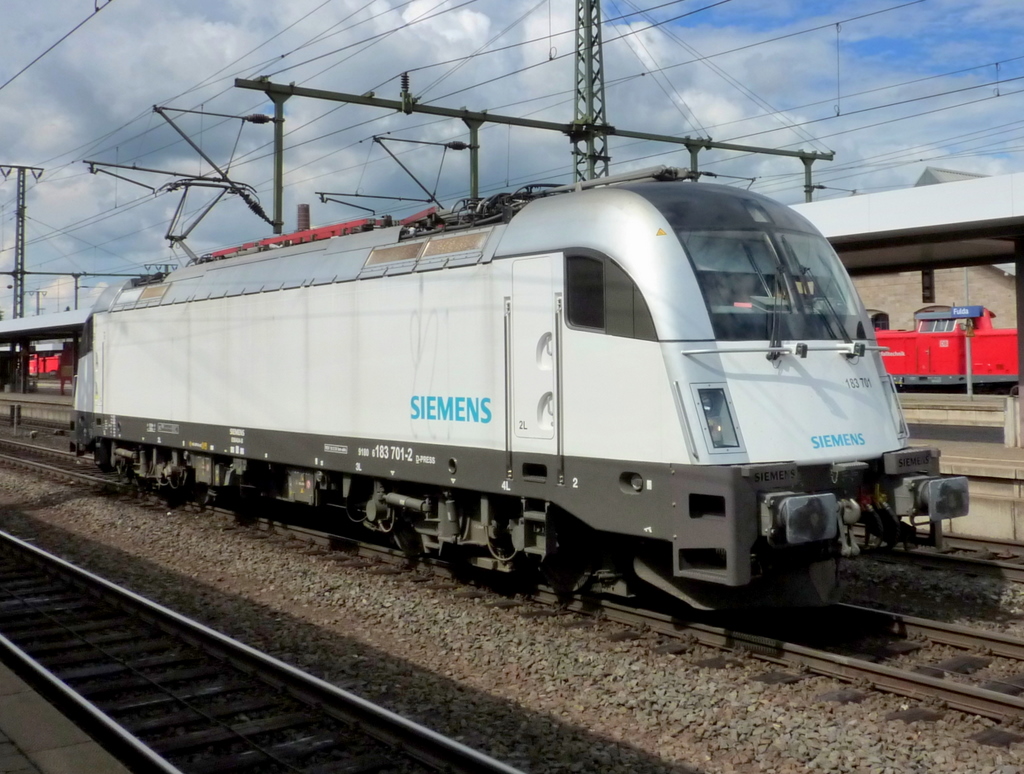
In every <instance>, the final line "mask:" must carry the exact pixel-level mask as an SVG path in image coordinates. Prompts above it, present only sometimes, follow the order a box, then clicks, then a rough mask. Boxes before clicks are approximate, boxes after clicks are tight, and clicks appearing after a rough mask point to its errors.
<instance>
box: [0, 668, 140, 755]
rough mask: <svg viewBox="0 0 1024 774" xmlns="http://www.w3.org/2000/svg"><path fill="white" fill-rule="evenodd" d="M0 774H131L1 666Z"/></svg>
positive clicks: (18, 678)
mask: <svg viewBox="0 0 1024 774" xmlns="http://www.w3.org/2000/svg"><path fill="white" fill-rule="evenodd" d="M0 772H3V773H4V774H131V772H130V771H129V770H128V769H127V768H125V766H124V765H123V764H121V763H120V762H119V761H118V760H116V759H115V758H113V757H112V756H111V755H110V754H109V753H107V751H106V750H104V749H103V748H102V747H100V746H99V745H98V744H96V742H94V741H93V740H92V739H91V738H90V737H89V735H88V734H86V733H85V732H84V731H82V730H81V729H80V728H79V727H78V726H76V725H75V724H74V723H72V722H71V721H70V720H68V719H67V718H66V717H64V715H62V714H61V713H60V712H59V711H58V710H57V709H56V708H54V706H53V705H52V704H50V703H49V702H48V701H47V700H46V699H45V698H43V697H42V696H40V695H39V694H38V693H36V691H35V690H33V689H32V688H31V687H30V686H29V685H28V684H27V683H25V682H24V681H23V680H22V679H21V678H20V677H18V676H17V675H16V674H14V672H12V671H11V670H10V669H8V668H7V667H6V666H4V665H3V664H0Z"/></svg>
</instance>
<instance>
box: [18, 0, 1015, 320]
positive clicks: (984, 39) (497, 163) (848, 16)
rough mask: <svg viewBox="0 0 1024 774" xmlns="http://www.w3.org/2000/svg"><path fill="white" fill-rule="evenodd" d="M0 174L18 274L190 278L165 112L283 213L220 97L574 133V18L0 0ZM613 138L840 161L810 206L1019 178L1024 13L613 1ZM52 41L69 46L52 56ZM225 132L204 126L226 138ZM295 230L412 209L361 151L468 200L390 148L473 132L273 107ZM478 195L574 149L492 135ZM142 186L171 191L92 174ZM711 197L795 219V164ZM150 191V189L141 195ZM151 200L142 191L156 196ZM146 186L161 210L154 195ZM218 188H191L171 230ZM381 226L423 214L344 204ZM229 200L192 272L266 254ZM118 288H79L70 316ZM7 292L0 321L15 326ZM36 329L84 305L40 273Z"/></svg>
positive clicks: (313, 4)
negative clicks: (183, 270)
mask: <svg viewBox="0 0 1024 774" xmlns="http://www.w3.org/2000/svg"><path fill="white" fill-rule="evenodd" d="M0 1H2V10H3V17H2V23H0V52H2V53H0V165H5V164H7V165H10V164H24V165H32V166H36V167H40V168H42V169H43V170H44V171H43V173H42V175H41V176H40V178H39V179H38V180H35V179H32V178H30V179H29V187H28V197H27V201H28V207H27V218H28V220H27V229H26V242H27V261H26V265H27V268H28V270H29V271H35V272H69V273H79V274H86V275H97V274H99V273H101V272H115V273H118V272H137V271H141V270H144V267H145V266H146V265H150V266H152V265H154V264H156V265H160V264H167V263H177V264H181V263H183V262H184V261H185V260H187V256H185V255H184V254H183V253H182V252H181V251H180V250H176V251H173V252H172V250H171V249H170V248H169V246H168V242H167V239H166V238H165V235H166V234H167V233H168V229H169V228H171V226H172V220H173V216H174V214H175V212H176V211H177V210H178V209H179V205H180V204H181V196H182V193H181V191H180V190H172V191H166V190H162V188H163V187H164V186H166V185H167V184H171V183H173V182H174V181H176V180H180V179H182V178H183V177H188V176H200V175H209V174H211V167H210V165H209V164H208V163H207V162H206V161H204V160H203V159H202V157H201V156H200V154H199V153H197V152H196V151H195V150H194V149H193V148H192V147H190V146H189V145H188V144H187V143H186V142H185V141H184V140H183V139H182V138H181V136H180V135H179V134H178V133H176V132H175V130H174V128H172V126H171V125H170V124H169V123H168V122H167V121H166V120H165V119H164V118H163V117H161V115H159V114H157V113H155V112H154V106H159V107H161V108H165V113H166V115H167V116H169V117H170V118H171V119H172V120H173V121H174V122H175V124H176V125H177V126H179V127H180V129H181V130H182V131H183V132H184V133H185V134H187V135H188V137H190V138H191V139H192V141H193V142H194V143H195V144H196V145H198V146H199V147H201V149H202V150H203V152H204V153H205V154H206V155H207V156H208V157H209V158H210V159H211V160H212V161H213V162H214V163H216V164H217V165H218V167H220V168H221V169H222V170H227V172H228V174H229V175H230V177H231V179H232V180H234V181H236V182H237V183H239V184H242V185H245V186H250V187H251V189H252V190H253V192H254V195H255V196H256V197H258V199H259V201H260V202H261V204H262V206H263V207H264V209H265V210H266V211H267V212H268V213H271V212H272V208H273V191H272V185H271V183H272V179H273V167H272V163H271V158H270V150H271V146H270V143H271V140H272V136H273V130H272V127H271V125H270V124H263V125H260V124H253V123H243V122H242V121H240V120H239V119H238V118H236V117H237V116H244V115H250V114H253V113H269V112H271V111H272V105H271V104H270V102H269V101H268V100H267V98H266V97H265V95H263V94H262V93H260V92H255V91H249V90H242V89H237V88H234V85H233V84H234V79H235V78H237V77H241V78H252V77H256V76H260V75H266V76H269V77H270V79H271V80H272V81H275V82H280V83H292V82H294V83H296V84H299V85H302V86H307V87H311V88H316V89H323V90H330V91H339V92H348V93H357V94H362V93H365V92H368V91H374V92H375V93H376V94H377V95H378V96H380V97H386V98H393V99H394V98H397V97H398V93H399V89H400V76H401V74H402V73H403V72H409V77H410V83H411V90H412V92H413V93H414V94H415V95H416V96H417V97H418V99H419V100H420V101H421V102H424V103H435V104H438V105H444V106H448V107H466V108H470V109H474V110H488V111H490V112H492V113H501V114H505V115H515V116H529V117H533V118H541V119H545V120H550V121H555V122H567V121H570V120H572V118H573V109H574V105H573V84H574V76H573V70H574V61H573V51H574V37H573V32H572V25H573V19H574V15H575V4H574V3H573V2H572V0H515V2H512V1H511V0H290V2H271V1H270V0H221V2H218V3H212V2H209V0H170V1H168V2H160V3H156V2H147V0H34V2H25V1H24V0H0ZM602 14H603V18H604V20H605V23H604V27H603V36H604V40H605V50H604V59H605V79H606V88H607V95H606V105H607V114H608V121H609V123H611V124H612V125H613V126H616V127H619V128H622V129H635V130H643V131H650V132H658V133H663V134H670V135H678V136H682V135H690V136H692V137H698V136H700V137H710V138H712V139H714V140H718V141H722V142H734V143H740V144H747V145H755V146H766V147H771V148H785V149H804V150H816V151H834V152H835V154H836V155H835V160H834V161H832V162H825V161H820V162H817V163H816V164H815V166H814V171H815V183H817V184H820V185H823V186H826V188H824V189H822V190H818V191H816V192H815V196H816V198H824V197H833V196H850V195H855V193H867V192H872V191H880V190H886V189H891V188H898V187H905V186H908V185H912V184H913V183H914V181H915V180H916V178H917V177H918V176H919V175H920V173H921V171H922V170H923V169H924V168H925V167H926V166H928V165H931V166H938V167H942V168H947V169H956V170H962V171H966V172H973V173H980V174H1003V173H1009V172H1017V171H1021V170H1022V169H1024V156H1022V155H1021V150H1024V112H1022V109H1021V108H1022V103H1024V99H1022V96H1021V92H1022V91H1024V54H1022V49H1021V46H1020V42H1021V39H1022V33H1024V15H1022V14H1021V13H1020V3H1019V0H844V1H843V2H835V1H834V0H676V1H675V2H666V0H603V7H602ZM65 36H66V37H65ZM214 114H216V115H214ZM285 118H286V122H285V131H286V158H285V169H286V175H285V183H286V190H285V201H284V217H285V221H286V230H288V229H294V226H295V211H296V205H297V204H298V203H302V202H306V203H309V204H310V205H311V208H312V220H313V223H314V224H327V223H335V222H340V221H344V220H349V219H353V218H357V217H360V216H361V215H362V214H363V213H362V211H361V210H359V209H357V208H355V207H351V206H346V205H344V204H337V203H327V204H323V203H320V201H319V197H318V196H317V195H316V192H321V191H326V192H345V193H351V192H357V191H358V192H361V193H363V194H366V195H375V194H376V195H381V196H402V197H410V198H412V197H418V196H422V192H421V191H420V189H419V188H418V187H417V185H416V184H415V183H414V182H413V181H412V180H411V178H410V177H409V176H408V175H407V174H406V173H405V172H404V171H402V169H401V167H400V166H399V165H398V164H397V163H396V162H395V161H394V160H392V159H391V158H390V156H388V155H387V153H386V152H385V151H384V150H383V149H382V148H381V147H380V145H379V144H376V143H374V142H373V139H372V138H373V137H375V136H389V137H391V138H394V141H392V142H390V143H389V145H388V147H389V148H390V149H391V150H392V151H393V152H394V153H396V154H397V155H398V156H399V158H400V159H401V160H402V163H403V164H404V165H405V166H407V167H408V168H409V170H410V171H411V172H412V173H414V174H415V175H416V176H417V177H418V178H419V179H420V180H421V181H422V182H423V183H424V185H426V186H427V187H428V188H429V189H431V190H436V192H437V196H438V198H439V199H441V200H442V201H443V202H445V203H446V204H451V203H454V202H455V201H456V200H457V199H458V198H459V197H462V196H465V195H466V194H467V193H468V158H467V155H466V154H465V153H458V152H454V151H448V152H443V151H442V149H441V148H440V147H437V146H430V145H422V144H412V143H403V142H400V140H417V141H420V142H424V141H426V142H446V141H449V140H455V139H462V140H465V139H467V136H466V129H465V127H464V125H462V124H461V122H459V121H456V120H450V119H438V118H434V117H430V116H425V115H416V114H414V115H409V116H406V115H402V114H393V113H388V112H385V111H381V110H378V109H374V108H369V107H357V106H353V105H346V104H338V103H334V102H323V101H318V100H311V99H301V98H292V99H290V100H289V101H288V102H287V103H286V105H285ZM480 139H481V146H482V148H481V164H482V169H481V187H482V189H483V191H484V192H485V193H491V192H497V191H501V190H511V189H515V188H518V187H519V186H521V185H524V184H527V183H531V182H550V181H566V182H568V181H569V180H571V176H572V164H571V157H570V156H569V143H568V140H567V139H566V138H565V137H564V136H561V135H559V134H557V133H553V132H543V131H539V130H528V129H515V128H513V129H509V128H508V127H505V126H499V125H496V124H489V125H487V126H485V127H484V128H483V130H482V131H481V135H480ZM609 146H610V151H611V156H612V170H611V171H612V173H613V174H614V173H617V172H624V171H629V170H630V169H635V168H640V167H645V166H651V165H654V164H670V165H675V166H681V167H682V166H687V164H688V156H687V154H686V152H685V150H683V149H682V148H681V147H676V146H671V145H664V144H654V143H649V142H639V141H634V140H627V139H623V138H614V137H613V138H611V140H610V141H609ZM84 161H93V162H99V163H100V164H103V165H115V164H117V165H135V166H137V167H144V168H146V169H149V170H162V171H166V172H170V173H173V174H171V175H166V174H157V173H154V172H145V171H141V170H124V169H118V168H116V167H113V166H101V167H99V168H100V169H104V170H107V171H108V172H114V173H117V174H119V175H121V176H122V179H118V178H115V177H113V176H111V175H109V174H103V173H100V174H90V172H89V168H88V166H87V165H86V164H85V163H83V162H84ZM701 168H702V170H704V171H706V172H713V173H715V174H717V175H719V177H718V179H717V182H720V183H725V184H729V185H741V186H744V187H747V186H749V187H751V188H752V189H753V190H756V191H759V192H762V193H765V194H767V195H770V196H774V197H776V198H778V199H780V200H782V201H784V202H790V203H792V202H796V201H801V200H802V198H803V190H802V186H803V167H802V165H801V163H800V162H799V160H796V159H791V158H783V157H772V156H754V155H749V154H741V153H734V152H729V153H726V152H720V151H707V152H704V153H702V155H701ZM140 184H141V185H140ZM145 186H148V187H145ZM152 189H156V193H154V191H153V190H152ZM215 193H216V191H215V190H214V189H210V188H193V189H192V190H191V192H190V193H189V195H188V198H187V199H186V200H185V202H184V204H183V206H181V210H182V212H183V219H182V221H181V222H180V223H179V224H178V225H176V226H175V233H182V232H183V231H185V230H186V229H188V228H190V226H191V221H192V219H193V218H194V217H195V216H196V214H198V213H199V212H201V211H202V210H203V209H204V207H205V205H206V204H207V203H208V202H209V200H210V198H211V197H212V196H213V195H215ZM348 201H352V202H354V203H356V204H359V205H361V206H364V207H371V208H374V209H375V210H376V211H377V212H378V213H380V214H383V213H385V212H393V213H396V214H407V213H409V212H412V211H415V210H417V209H419V208H421V207H422V206H423V205H421V204H418V203H415V202H394V201H389V200H386V199H376V200H374V199H368V198H364V199H353V198H351V197H350V198H349V199H348ZM14 224H15V178H14V175H10V176H9V177H8V178H7V179H6V180H5V179H3V178H2V177H0V270H3V271H10V269H11V268H12V267H13V264H14V249H13V248H14V241H15V225H14ZM270 233H271V228H270V226H269V225H268V224H267V223H266V222H265V221H263V220H261V219H260V218H258V217H257V216H256V215H254V214H253V213H252V212H251V211H250V209H249V208H248V207H247V206H246V204H245V203H244V202H243V201H242V200H241V199H240V198H239V197H237V196H226V197H224V198H223V199H222V200H221V201H220V202H219V203H218V204H217V205H216V206H215V207H214V208H213V209H212V210H211V211H210V212H209V214H208V215H206V217H205V218H204V219H203V220H202V222H200V223H199V224H198V225H196V226H195V227H194V229H193V230H192V231H191V232H190V234H189V237H188V240H187V244H188V245H189V246H190V248H191V249H192V250H193V251H194V252H196V253H200V254H201V253H203V252H208V251H211V250H215V249H217V248H220V247H225V246H230V245H233V244H237V243H241V242H244V241H249V240H252V239H255V238H259V237H262V236H266V235H269V234H270ZM118 281H119V280H118V279H117V278H115V277H100V276H83V277H82V278H81V284H82V285H83V290H82V303H83V304H84V303H87V300H86V299H87V298H88V297H89V295H90V294H91V293H95V292H97V291H96V290H95V288H97V287H99V286H102V285H104V284H107V283H111V282H118ZM8 284H9V281H8V282H4V283H0V309H2V310H3V312H4V315H5V317H9V316H10V313H11V292H10V290H8V289H6V286H7V285H8ZM27 286H28V287H29V288H30V289H33V290H40V291H45V296H44V295H39V296H38V297H36V296H30V297H29V298H28V299H27V300H26V309H27V311H28V313H29V314H33V313H34V312H35V309H36V302H37V301H38V303H39V306H40V309H41V311H42V312H43V313H46V312H55V311H61V310H63V309H64V308H66V307H68V306H71V305H73V294H72V288H73V284H72V280H71V278H70V277H64V278H61V277H56V276H49V275H43V274H36V275H30V276H29V278H28V280H27Z"/></svg>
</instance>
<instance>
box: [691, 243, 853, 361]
mask: <svg viewBox="0 0 1024 774" xmlns="http://www.w3.org/2000/svg"><path fill="white" fill-rule="evenodd" d="M679 240H680V241H681V242H682V244H683V247H684V248H685V249H686V253H687V255H688V256H689V258H690V261H691V263H692V264H693V269H694V272H695V273H696V275H697V282H698V284H699V285H700V288H701V291H702V292H703V294H704V302H705V304H706V305H707V308H708V313H709V314H710V315H711V325H712V328H713V329H714V332H715V337H716V338H718V339H720V340H725V341H750V340H763V339H767V340H769V341H775V340H780V339H785V340H804V339H812V340H821V339H826V340H828V339H837V340H841V341H848V340H850V339H854V338H860V339H863V338H864V330H863V325H858V323H859V322H860V319H859V317H858V308H859V305H858V303H857V301H856V296H855V295H854V291H853V287H852V286H851V284H850V281H849V279H848V278H847V276H846V272H845V271H844V270H843V268H842V266H841V264H840V263H839V259H838V258H837V257H836V254H835V253H834V252H833V251H832V248H831V247H830V246H829V244H828V242H827V241H826V240H825V239H824V237H820V236H817V235H815V234H807V233H801V232H795V231H792V232H791V231H776V232H774V234H770V233H769V232H767V231H760V230H743V231H740V230H737V231H680V232H679Z"/></svg>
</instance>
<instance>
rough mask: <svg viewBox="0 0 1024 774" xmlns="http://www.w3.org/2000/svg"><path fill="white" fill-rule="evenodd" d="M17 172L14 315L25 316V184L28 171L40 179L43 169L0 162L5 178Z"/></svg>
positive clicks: (1, 171)
mask: <svg viewBox="0 0 1024 774" xmlns="http://www.w3.org/2000/svg"><path fill="white" fill-rule="evenodd" d="M12 172H14V173H15V175H16V176H15V185H16V187H17V195H16V200H17V203H16V205H15V206H16V210H15V220H14V271H13V272H12V273H11V274H12V276H13V278H14V315H13V316H14V317H15V318H18V317H24V316H25V185H26V173H29V172H30V173H31V174H32V177H33V178H34V179H35V180H39V177H40V175H42V174H43V170H42V169H41V168H40V167H26V166H22V165H20V164H0V175H3V177H4V180H6V179H7V178H8V177H10V176H11V173H12Z"/></svg>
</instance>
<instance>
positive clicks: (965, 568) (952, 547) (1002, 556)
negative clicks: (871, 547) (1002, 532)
mask: <svg viewBox="0 0 1024 774" xmlns="http://www.w3.org/2000/svg"><path fill="white" fill-rule="evenodd" d="M872 557H873V558H875V559H878V560H880V561H883V562H910V563H912V564H916V565H919V566H922V567H931V568H934V569H939V570H953V571H955V572H958V573H964V574H968V575H977V576H981V577H987V578H1001V579H1002V580H1005V581H1009V582H1011V583H1024V543H1020V542H1017V541H1013V540H996V539H992V538H980V537H971V536H968V535H943V537H942V545H941V547H938V548H936V547H933V546H910V547H906V546H903V545H902V544H901V545H898V546H897V547H896V548H894V549H893V550H892V551H890V552H878V553H873V554H872Z"/></svg>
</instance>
